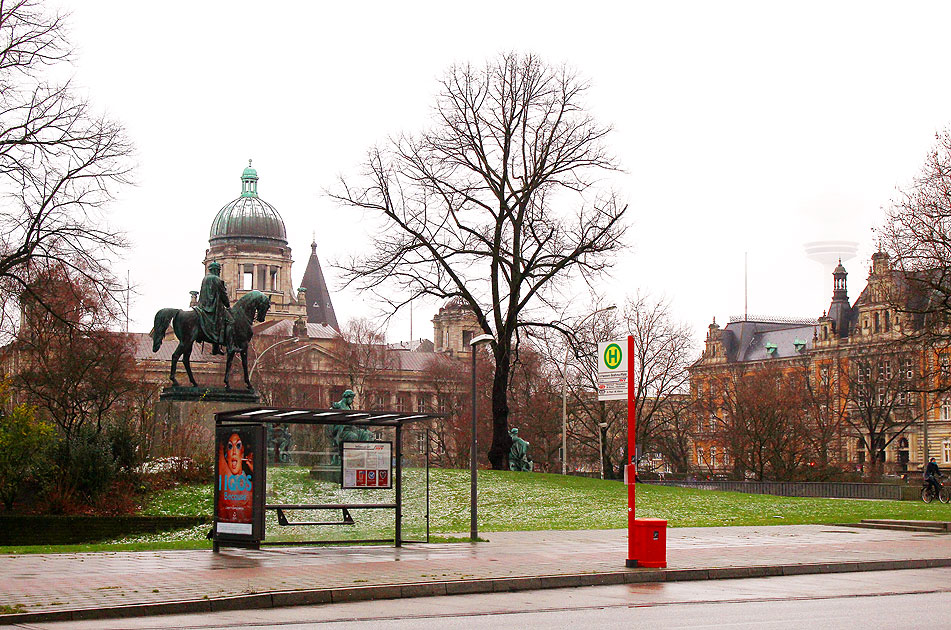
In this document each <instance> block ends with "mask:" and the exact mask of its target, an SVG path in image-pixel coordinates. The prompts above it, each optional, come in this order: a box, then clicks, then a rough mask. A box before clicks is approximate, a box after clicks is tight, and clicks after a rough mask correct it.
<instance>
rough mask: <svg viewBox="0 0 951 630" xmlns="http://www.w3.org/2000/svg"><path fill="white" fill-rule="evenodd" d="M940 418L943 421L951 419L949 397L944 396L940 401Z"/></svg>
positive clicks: (950, 400)
mask: <svg viewBox="0 0 951 630" xmlns="http://www.w3.org/2000/svg"><path fill="white" fill-rule="evenodd" d="M941 419H942V420H944V421H948V420H951V399H947V398H945V399H944V400H942V401H941Z"/></svg>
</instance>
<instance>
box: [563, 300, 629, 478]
mask: <svg viewBox="0 0 951 630" xmlns="http://www.w3.org/2000/svg"><path fill="white" fill-rule="evenodd" d="M616 308H617V306H615V305H614V304H612V305H611V306H606V307H604V308H599V309H598V310H596V311H594V312H593V313H588V314H587V315H585V316H584V318H583V319H582V320H581V321H580V322H578V325H579V326H580V325H581V324H583V323H585V322H586V321H588V320H589V319H591V318H592V317H594V316H595V315H597V314H598V313H604V312H605V311H613V310H614V309H616ZM565 341H567V345H566V346H565V361H564V363H562V364H561V375H562V380H561V474H563V475H567V474H568V352H569V351H570V350H571V339H570V338H569V337H568V335H567V334H566V335H565Z"/></svg>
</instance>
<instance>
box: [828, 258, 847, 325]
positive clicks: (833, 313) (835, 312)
mask: <svg viewBox="0 0 951 630" xmlns="http://www.w3.org/2000/svg"><path fill="white" fill-rule="evenodd" d="M848 275H849V273H848V272H847V271H846V270H845V267H844V266H843V265H842V259H841V258H840V259H839V264H838V265H836V268H835V269H834V270H833V271H832V303H831V304H829V311H828V313H829V317H830V318H831V319H832V330H833V331H834V332H835V333H836V334H837V335H838V336H839V337H847V336H848V333H849V320H850V319H851V317H852V307H851V306H850V305H849V292H848V289H847V286H846V278H847V276H848Z"/></svg>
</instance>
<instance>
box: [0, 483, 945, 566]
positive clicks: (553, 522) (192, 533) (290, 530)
mask: <svg viewBox="0 0 951 630" xmlns="http://www.w3.org/2000/svg"><path fill="white" fill-rule="evenodd" d="M403 476H404V486H403V492H404V506H405V507H404V524H403V530H404V538H406V539H409V540H412V539H414V538H415V539H422V538H423V536H424V535H425V520H424V514H425V479H424V471H421V470H416V469H413V470H405V471H404V475H403ZM211 497H212V488H211V484H208V485H202V486H180V487H178V488H174V489H172V490H166V491H163V492H160V493H158V494H156V495H154V496H153V497H152V500H151V502H150V503H149V504H148V505H147V506H145V508H144V509H143V510H142V514H150V515H183V516H184V515H204V514H209V513H210V512H211V502H212V499H211ZM394 498H395V497H394V494H393V491H391V490H341V489H340V487H339V486H338V485H337V484H333V483H327V482H316V481H314V480H313V479H311V477H310V475H309V473H308V470H307V469H306V468H296V467H286V468H271V469H270V470H268V499H267V500H268V502H269V503H274V502H281V503H380V502H389V501H393V500H394ZM429 503H430V533H431V535H433V536H439V537H440V539H444V538H443V537H444V536H445V535H446V534H450V533H453V532H468V530H469V472H468V471H467V470H443V469H433V470H431V471H430V499H429ZM352 514H353V517H354V520H355V521H356V524H355V525H353V526H348V527H340V526H310V527H279V526H278V525H277V521H276V517H275V514H274V513H273V512H270V511H269V512H268V514H267V539H268V540H345V539H358V538H382V537H388V536H392V532H393V512H392V510H363V511H358V510H354V511H353V512H352ZM637 515H638V516H639V517H645V518H646V517H654V518H664V519H667V521H668V525H669V526H670V527H711V526H723V525H792V524H804V523H816V524H822V523H854V522H858V521H860V520H862V519H863V518H893V519H915V520H943V521H951V504H949V505H942V504H939V503H932V504H930V505H926V504H924V503H922V502H921V501H870V500H857V499H819V498H811V497H777V496H771V495H757V494H742V493H736V492H713V491H709V490H694V489H688V488H672V487H664V486H652V485H647V484H639V485H638V486H637ZM290 518H292V519H294V518H296V519H305V520H313V519H315V518H316V519H318V520H326V519H336V518H339V514H336V515H334V514H333V513H329V512H320V513H316V516H315V513H306V512H302V513H297V514H292V515H291V516H290ZM626 526H627V493H626V487H625V486H624V485H623V484H621V483H620V482H617V481H602V480H600V479H588V478H584V477H564V476H562V475H553V474H545V473H513V472H508V471H493V470H480V471H479V531H480V532H493V531H519V530H545V529H609V528H623V527H626ZM208 529H209V526H208V525H200V526H196V527H192V528H189V529H185V530H179V531H177V532H166V533H159V534H149V535H143V536H135V537H127V538H124V539H121V540H115V541H112V542H111V543H106V544H98V545H72V546H70V547H69V548H65V547H55V548H49V547H36V548H22V547H6V548H2V547H0V552H2V553H11V552H21V553H23V552H41V551H43V552H47V551H54V550H55V551H87V550H88V551H104V550H114V551H120V550H129V549H168V548H173V549H178V548H205V547H210V543H209V542H208V541H207V540H205V534H207V532H208ZM487 537H488V538H491V537H490V536H487Z"/></svg>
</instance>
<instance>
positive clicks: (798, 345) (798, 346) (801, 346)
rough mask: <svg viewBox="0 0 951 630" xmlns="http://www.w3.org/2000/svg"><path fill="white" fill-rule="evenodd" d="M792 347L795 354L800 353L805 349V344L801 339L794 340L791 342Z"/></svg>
mask: <svg viewBox="0 0 951 630" xmlns="http://www.w3.org/2000/svg"><path fill="white" fill-rule="evenodd" d="M792 343H793V346H795V348H796V352H802V351H803V350H804V349H805V347H806V342H805V341H803V340H802V339H796V340H794V341H793V342H792Z"/></svg>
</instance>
